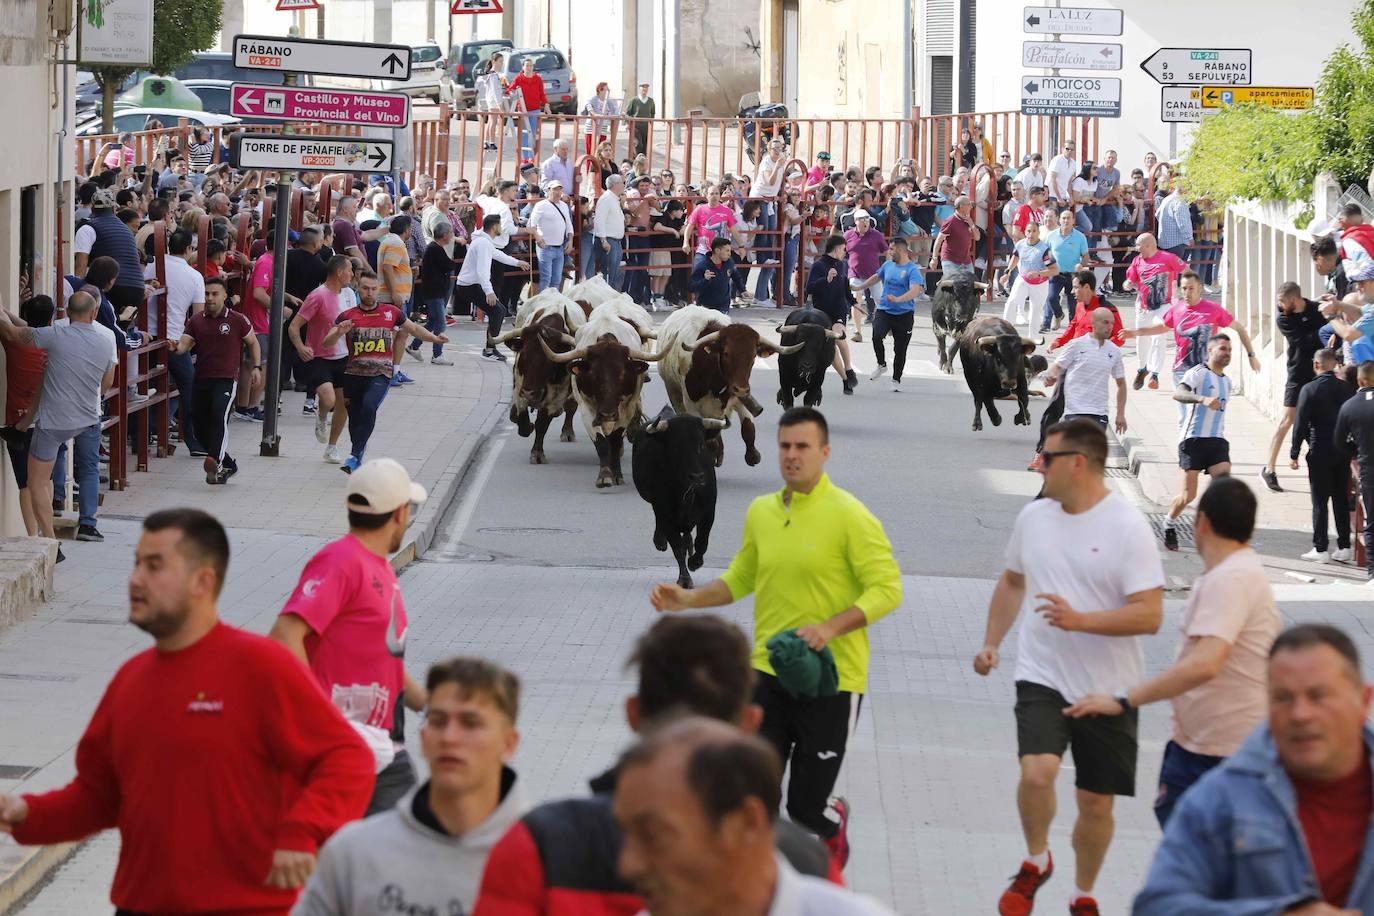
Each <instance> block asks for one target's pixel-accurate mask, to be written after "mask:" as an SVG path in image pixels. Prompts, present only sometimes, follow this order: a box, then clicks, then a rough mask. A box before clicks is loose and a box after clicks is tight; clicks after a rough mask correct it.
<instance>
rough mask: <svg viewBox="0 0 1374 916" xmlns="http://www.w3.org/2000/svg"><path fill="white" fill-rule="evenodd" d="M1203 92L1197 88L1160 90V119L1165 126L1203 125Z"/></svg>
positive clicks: (1176, 87) (1180, 87) (1167, 88)
mask: <svg viewBox="0 0 1374 916" xmlns="http://www.w3.org/2000/svg"><path fill="white" fill-rule="evenodd" d="M1202 115H1203V111H1202V90H1201V89H1200V88H1199V87H1197V86H1163V87H1161V88H1160V97H1159V119H1160V120H1161V121H1163V122H1164V123H1165V124H1201V123H1202Z"/></svg>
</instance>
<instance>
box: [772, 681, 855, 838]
mask: <svg viewBox="0 0 1374 916" xmlns="http://www.w3.org/2000/svg"><path fill="white" fill-rule="evenodd" d="M755 674H757V675H758V683H757V684H756V685H755V686H754V702H755V703H756V704H758V706H759V708H760V709H762V710H763V725H762V726H760V727H759V737H761V738H763V739H764V740H765V741H767V742H769V743H770V744H772V745H773V747H774V748H776V749H777V752H778V756H779V757H780V758H781V759H782V762H783V766H784V768H788V767H790V769H791V774H790V776H789V778H788V782H787V816H788V817H790V818H791V819H792V820H793V821H794V822H795V823H797V824H800V825H801V826H803V827H805V828H806V829H807V830H810V831H811V832H812V833H815V834H817V835H819V836H821V837H824V838H826V839H829V838H830V837H832V836H834V835H835V833H836V832H837V831H838V830H839V824H837V823H836V822H835V821H833V820H831V819H830V818H828V817H826V814H825V812H826V808H827V807H828V806H829V804H830V796H831V794H832V793H833V792H834V790H835V780H836V779H837V778H838V777H839V775H840V764H842V763H844V750H845V745H846V744H848V743H849V735H850V733H851V732H852V731H853V728H854V723H855V722H856V721H858V718H859V708H860V706H861V705H862V704H863V694H859V693H849V692H848V691H840V692H839V693H837V694H836V695H835V696H833V697H816V698H815V699H810V700H804V699H798V698H796V697H794V696H792V695H791V694H790V693H788V692H787V691H786V690H784V689H783V686H782V684H781V683H779V681H778V679H777V678H776V677H774V676H773V675H771V674H764V673H763V672H762V671H757V672H755Z"/></svg>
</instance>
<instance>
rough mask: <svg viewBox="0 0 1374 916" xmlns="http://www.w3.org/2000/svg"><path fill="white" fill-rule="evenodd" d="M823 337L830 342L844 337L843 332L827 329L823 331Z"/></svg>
mask: <svg viewBox="0 0 1374 916" xmlns="http://www.w3.org/2000/svg"><path fill="white" fill-rule="evenodd" d="M825 336H826V337H829V338H830V339H831V340H839V339H840V338H841V337H843V336H844V331H837V330H835V329H834V328H827V329H826V331H825ZM798 346H800V344H798Z"/></svg>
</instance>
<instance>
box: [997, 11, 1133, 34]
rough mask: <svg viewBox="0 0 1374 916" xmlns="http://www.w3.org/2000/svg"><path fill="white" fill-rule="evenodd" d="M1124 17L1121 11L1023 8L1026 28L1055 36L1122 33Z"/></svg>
mask: <svg viewBox="0 0 1374 916" xmlns="http://www.w3.org/2000/svg"><path fill="white" fill-rule="evenodd" d="M1121 19H1122V13H1121V10H1102V9H1070V8H1069V7H1067V6H1065V7H1058V6H1027V7H1023V8H1022V11H1021V24H1022V26H1023V27H1024V29H1025V31H1027V32H1048V33H1050V34H1051V35H1120V34H1121Z"/></svg>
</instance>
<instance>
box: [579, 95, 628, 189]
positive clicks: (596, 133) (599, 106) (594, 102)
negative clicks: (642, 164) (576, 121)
mask: <svg viewBox="0 0 1374 916" xmlns="http://www.w3.org/2000/svg"><path fill="white" fill-rule="evenodd" d="M610 95H611V86H610V84H609V83H607V82H605V81H604V80H603V81H601V82H599V83H597V84H596V95H594V96H592V97H591V98H589V99H587V101H586V102H585V103H583V105H582V115H583V117H584V120H583V121H582V138H583V140H582V142H583V144H584V145H585V146H586V149H587V155H589V156H590V155H591V153H592V150H593V149H596V150H597V152H598V153H599V152H600V149H601V144H602V143H605V142H606V141H607V140H608V139H609V138H610V136H611V118H616V117H619V116H620V106H619V105H617V104H616V102H615V100H614V99H612V98H611V97H610ZM593 138H595V141H593ZM606 159H607V160H610V159H611V157H610V156H607V157H606ZM612 167H614V166H612ZM602 187H603V188H604V187H605V185H604V183H603V185H602Z"/></svg>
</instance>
